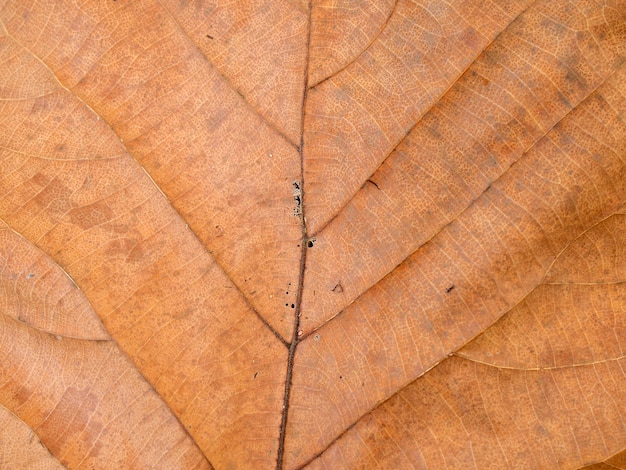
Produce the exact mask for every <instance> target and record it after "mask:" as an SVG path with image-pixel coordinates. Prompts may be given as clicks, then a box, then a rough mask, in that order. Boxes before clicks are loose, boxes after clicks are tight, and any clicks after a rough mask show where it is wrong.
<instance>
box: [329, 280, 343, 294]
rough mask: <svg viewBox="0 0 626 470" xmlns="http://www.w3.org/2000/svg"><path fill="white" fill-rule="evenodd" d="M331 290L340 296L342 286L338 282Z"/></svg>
mask: <svg viewBox="0 0 626 470" xmlns="http://www.w3.org/2000/svg"><path fill="white" fill-rule="evenodd" d="M331 290H332V291H333V292H336V293H337V294H341V293H342V292H343V286H342V285H341V283H339V282H338V283H337V284H335V287H333V288H332V289H331Z"/></svg>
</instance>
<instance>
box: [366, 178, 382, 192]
mask: <svg viewBox="0 0 626 470" xmlns="http://www.w3.org/2000/svg"><path fill="white" fill-rule="evenodd" d="M367 182H368V183H372V184H373V185H374V186H376V189H378V190H379V191H380V188H379V187H378V185H377V184H376V183H374V182H373V181H372V180H367Z"/></svg>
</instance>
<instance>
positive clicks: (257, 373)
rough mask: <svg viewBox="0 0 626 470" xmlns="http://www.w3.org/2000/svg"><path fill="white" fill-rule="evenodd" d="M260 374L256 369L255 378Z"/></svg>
mask: <svg viewBox="0 0 626 470" xmlns="http://www.w3.org/2000/svg"><path fill="white" fill-rule="evenodd" d="M258 375H259V372H258V371H256V372H255V373H254V380H256V378H257V376H258Z"/></svg>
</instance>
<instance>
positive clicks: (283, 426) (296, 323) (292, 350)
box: [276, 2, 311, 470]
mask: <svg viewBox="0 0 626 470" xmlns="http://www.w3.org/2000/svg"><path fill="white" fill-rule="evenodd" d="M310 42H311V2H309V8H308V32H307V39H306V59H305V64H306V65H305V67H304V87H303V91H302V111H301V118H300V147H299V149H298V151H299V155H300V181H299V183H298V186H299V192H300V194H299V198H300V204H299V207H300V211H299V214H298V216H299V217H300V222H301V227H302V239H301V241H300V247H301V253H300V272H299V274H298V290H297V294H296V295H297V297H296V309H295V314H294V320H293V332H292V335H291V343H290V344H289V356H288V359H287V375H286V378H285V396H284V400H283V412H282V420H281V423H280V438H279V443H278V459H277V462H276V469H277V470H282V468H283V459H284V454H285V436H286V430H287V415H288V413H289V396H290V393H291V377H292V373H293V360H294V356H295V354H296V348H297V347H298V338H299V337H300V334H299V333H300V306H301V305H302V288H303V285H304V269H305V266H306V254H307V248H308V241H309V240H308V234H307V227H306V216H305V215H306V214H305V206H304V196H305V194H304V110H305V106H306V100H307V95H308V91H309V50H310ZM294 186H295V183H294Z"/></svg>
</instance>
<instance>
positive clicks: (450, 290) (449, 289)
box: [446, 284, 456, 294]
mask: <svg viewBox="0 0 626 470" xmlns="http://www.w3.org/2000/svg"><path fill="white" fill-rule="evenodd" d="M455 287H456V286H455V285H454V284H452V285H451V286H450V287H448V288H447V289H446V294H449V293H450V292H452V291H453V290H454V288H455Z"/></svg>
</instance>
